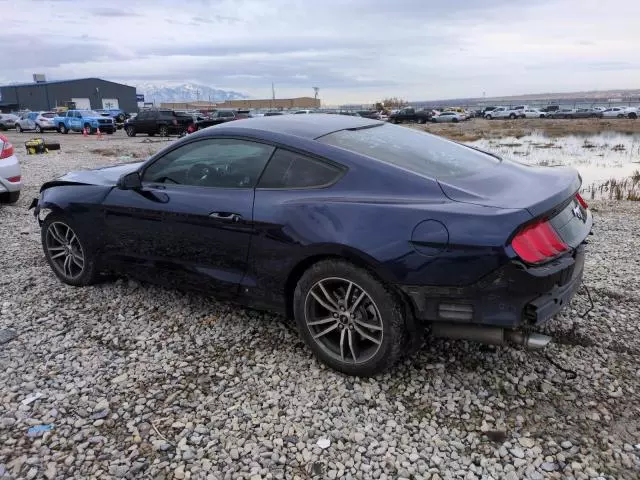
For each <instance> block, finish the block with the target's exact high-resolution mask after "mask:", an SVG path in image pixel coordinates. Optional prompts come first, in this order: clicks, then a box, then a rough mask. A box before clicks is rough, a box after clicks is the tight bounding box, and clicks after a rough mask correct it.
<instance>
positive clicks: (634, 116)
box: [629, 112, 638, 120]
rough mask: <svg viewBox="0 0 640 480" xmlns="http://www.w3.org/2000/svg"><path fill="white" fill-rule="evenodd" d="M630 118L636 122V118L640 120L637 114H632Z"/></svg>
mask: <svg viewBox="0 0 640 480" xmlns="http://www.w3.org/2000/svg"><path fill="white" fill-rule="evenodd" d="M629 118H630V119H632V120H635V119H636V118H638V114H637V113H636V112H631V113H630V114H629Z"/></svg>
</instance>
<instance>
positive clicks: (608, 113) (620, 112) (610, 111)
mask: <svg viewBox="0 0 640 480" xmlns="http://www.w3.org/2000/svg"><path fill="white" fill-rule="evenodd" d="M626 116H627V107H611V108H607V109H606V110H604V111H603V112H602V118H625V117H626Z"/></svg>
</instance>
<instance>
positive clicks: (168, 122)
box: [124, 110, 193, 137]
mask: <svg viewBox="0 0 640 480" xmlns="http://www.w3.org/2000/svg"><path fill="white" fill-rule="evenodd" d="M192 123H193V117H192V116H191V115H187V114H183V113H179V112H175V111H173V110H143V111H142V112H140V113H139V114H138V115H137V116H136V117H135V118H133V119H129V120H128V121H127V123H126V124H125V127H124V129H125V131H126V132H127V135H129V136H130V137H135V136H136V134H138V133H146V134H147V135H149V136H150V137H153V136H154V135H155V134H158V135H160V136H161V137H168V136H169V135H171V134H181V133H183V132H185V131H186V130H187V128H188V127H189V125H191V124H192Z"/></svg>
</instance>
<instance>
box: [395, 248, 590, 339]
mask: <svg viewBox="0 0 640 480" xmlns="http://www.w3.org/2000/svg"><path fill="white" fill-rule="evenodd" d="M584 254H585V245H584V243H583V244H581V245H580V246H578V248H576V249H575V251H574V253H573V256H569V255H567V256H564V257H561V258H559V259H556V260H555V261H553V262H551V263H549V264H547V265H543V266H540V267H526V266H524V265H522V264H521V263H519V262H512V263H509V264H507V265H505V266H504V267H502V268H500V269H498V270H497V271H495V272H493V273H492V274H490V275H488V276H487V277H484V278H483V279H482V280H480V281H479V282H478V283H476V284H474V285H470V286H465V287H424V286H402V287H401V289H402V290H403V291H404V292H405V294H406V295H407V296H408V298H409V299H410V301H411V303H412V305H413V310H414V313H415V315H416V317H417V318H418V320H421V321H432V322H448V323H466V324H477V325H486V326H497V327H503V328H518V327H524V326H534V325H540V324H542V323H545V322H546V321H548V320H549V319H550V318H551V317H553V316H554V315H555V314H556V313H558V312H559V311H560V310H561V309H562V308H564V307H565V306H566V305H568V304H569V302H570V301H571V299H572V298H573V296H574V295H575V293H576V291H577V290H578V288H579V287H580V285H581V283H582V273H583V269H584Z"/></svg>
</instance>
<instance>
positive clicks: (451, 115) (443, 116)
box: [431, 112, 464, 123]
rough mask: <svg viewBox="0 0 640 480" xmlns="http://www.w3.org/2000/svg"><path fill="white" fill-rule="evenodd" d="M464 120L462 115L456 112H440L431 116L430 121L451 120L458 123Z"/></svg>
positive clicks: (441, 121)
mask: <svg viewBox="0 0 640 480" xmlns="http://www.w3.org/2000/svg"><path fill="white" fill-rule="evenodd" d="M462 120H464V117H463V116H462V115H461V114H459V113H458V112H442V113H440V114H438V115H436V116H434V117H431V121H432V122H434V123H443V122H453V123H458V122H461V121H462Z"/></svg>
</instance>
